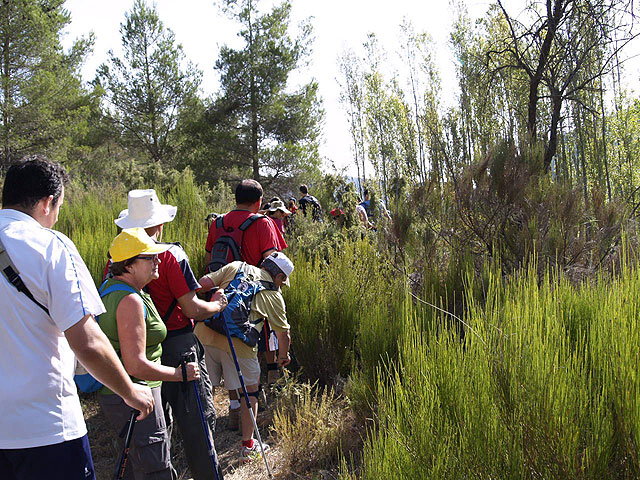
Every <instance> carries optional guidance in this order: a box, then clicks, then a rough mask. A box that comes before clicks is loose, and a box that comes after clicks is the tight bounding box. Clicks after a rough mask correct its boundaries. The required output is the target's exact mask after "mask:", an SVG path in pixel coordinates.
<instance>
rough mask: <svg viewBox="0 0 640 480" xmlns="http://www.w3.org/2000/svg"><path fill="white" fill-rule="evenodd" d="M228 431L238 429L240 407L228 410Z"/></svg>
mask: <svg viewBox="0 0 640 480" xmlns="http://www.w3.org/2000/svg"><path fill="white" fill-rule="evenodd" d="M227 428H228V429H229V430H234V431H235V430H238V429H239V428H240V407H238V408H230V409H229V423H228V424H227Z"/></svg>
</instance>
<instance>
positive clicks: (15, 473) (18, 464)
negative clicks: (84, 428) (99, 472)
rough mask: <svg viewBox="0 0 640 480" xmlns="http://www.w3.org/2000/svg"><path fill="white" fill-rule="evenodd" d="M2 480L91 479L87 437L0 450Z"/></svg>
mask: <svg viewBox="0 0 640 480" xmlns="http://www.w3.org/2000/svg"><path fill="white" fill-rule="evenodd" d="M0 478H1V479H3V480H42V479H46V480H95V478H96V473H95V470H94V468H93V459H92V458H91V449H90V448H89V438H88V437H87V436H86V435H85V436H84V437H80V438H77V439H75V440H69V441H66V442H62V443H56V444H54V445H45V446H43V447H32V448H15V449H0Z"/></svg>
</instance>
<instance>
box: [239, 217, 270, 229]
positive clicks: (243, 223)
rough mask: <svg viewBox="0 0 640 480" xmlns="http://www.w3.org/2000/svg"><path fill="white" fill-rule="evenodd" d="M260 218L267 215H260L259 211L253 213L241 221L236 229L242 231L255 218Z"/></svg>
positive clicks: (251, 223)
mask: <svg viewBox="0 0 640 480" xmlns="http://www.w3.org/2000/svg"><path fill="white" fill-rule="evenodd" d="M261 218H267V217H265V216H264V215H260V214H259V213H254V214H253V215H251V216H250V217H248V218H247V219H246V220H245V221H244V222H242V223H241V224H240V226H239V227H238V229H239V230H240V231H242V232H244V231H245V230H246V229H247V228H249V227H250V226H251V225H253V222H255V221H256V220H260V219H261Z"/></svg>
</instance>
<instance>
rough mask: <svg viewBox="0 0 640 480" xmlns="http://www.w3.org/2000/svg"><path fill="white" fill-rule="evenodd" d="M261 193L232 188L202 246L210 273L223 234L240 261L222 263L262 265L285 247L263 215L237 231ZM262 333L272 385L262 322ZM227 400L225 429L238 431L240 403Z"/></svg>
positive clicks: (271, 357)
mask: <svg viewBox="0 0 640 480" xmlns="http://www.w3.org/2000/svg"><path fill="white" fill-rule="evenodd" d="M262 194H263V190H262V185H260V183H259V182H257V181H256V180H251V179H245V180H242V181H241V182H240V183H239V184H238V186H237V187H236V192H235V197H236V208H235V209H234V210H231V211H230V212H229V213H227V214H226V215H224V216H223V217H219V218H218V219H216V221H214V222H212V223H211V226H210V227H209V234H208V236H207V243H206V246H205V250H206V251H207V255H206V259H207V265H209V269H210V270H212V271H213V270H215V269H216V267H217V268H220V266H221V265H220V262H216V259H215V257H216V255H215V252H212V250H213V249H214V245H215V243H216V241H217V240H218V239H219V238H220V237H221V236H223V235H231V234H234V235H235V239H236V240H235V242H236V243H237V246H238V247H239V252H238V253H239V254H240V258H233V255H232V254H231V252H229V253H228V257H227V258H226V261H224V260H225V259H223V262H222V263H223V264H226V263H230V262H232V261H234V260H242V261H244V262H247V263H248V264H250V265H255V266H256V267H259V266H260V265H261V264H262V260H263V259H265V258H267V257H268V256H269V255H271V253H273V252H275V251H282V250H283V249H285V248H287V242H286V241H285V240H284V237H283V236H282V232H280V230H279V229H278V227H277V226H276V224H275V223H274V222H273V220H272V219H271V218H269V217H267V216H264V215H260V217H259V218H257V219H256V220H254V221H253V223H251V224H250V225H249V227H247V229H246V230H244V232H242V233H239V232H238V229H240V228H241V226H242V225H243V223H244V222H247V220H248V219H249V218H250V217H251V216H253V215H256V214H257V213H258V210H260V205H262ZM234 232H235V233H234ZM221 252H222V254H223V255H224V252H225V250H224V249H222V250H221ZM212 256H213V257H214V263H216V264H215V265H211V263H210V262H211V260H212ZM263 333H264V335H263V336H262V337H261V339H260V351H261V352H264V354H265V359H266V362H267V369H268V373H267V381H268V382H269V383H272V382H275V381H276V380H277V379H278V377H279V370H278V363H277V362H276V352H275V349H273V350H272V349H271V348H270V346H269V338H270V337H271V336H272V335H271V333H272V331H271V329H270V328H269V327H268V324H267V323H265V328H264V329H263ZM275 348H277V346H276V347H275ZM229 398H230V400H231V404H230V407H229V427H230V428H231V429H234V430H235V429H237V428H238V417H239V412H240V403H239V401H238V397H237V394H235V392H232V391H231V390H230V391H229Z"/></svg>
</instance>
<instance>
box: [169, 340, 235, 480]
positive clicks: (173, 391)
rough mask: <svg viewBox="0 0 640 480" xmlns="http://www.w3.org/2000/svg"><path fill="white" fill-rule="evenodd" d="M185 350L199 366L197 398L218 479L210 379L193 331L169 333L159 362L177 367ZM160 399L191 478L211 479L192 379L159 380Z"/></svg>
mask: <svg viewBox="0 0 640 480" xmlns="http://www.w3.org/2000/svg"><path fill="white" fill-rule="evenodd" d="M185 352H193V353H194V354H195V358H196V359H197V362H198V365H199V366H200V380H199V381H198V389H199V392H200V401H201V402H202V409H203V411H204V416H205V418H206V420H207V426H208V428H209V433H208V434H209V440H210V441H211V444H212V447H213V455H214V456H215V458H216V464H218V472H219V478H220V479H221V480H222V478H223V477H222V469H221V468H220V464H219V463H218V459H217V454H216V451H215V446H214V445H213V439H214V432H215V426H216V413H215V409H214V406H213V392H212V387H211V381H210V380H209V374H208V373H207V367H206V365H205V361H204V348H203V346H202V344H201V343H200V341H199V340H198V339H197V338H196V336H195V335H194V334H193V332H189V331H185V332H180V333H177V334H176V333H174V332H169V334H168V335H167V338H166V339H165V341H164V342H162V364H163V365H168V366H170V367H177V366H179V365H180V362H181V361H182V356H183V354H184V353H185ZM162 402H163V407H164V411H165V415H166V416H167V425H170V424H171V418H173V419H174V420H175V421H176V423H177V424H178V429H179V430H180V434H181V435H182V442H183V446H184V453H185V456H186V458H187V464H188V465H189V470H191V475H192V476H193V478H194V480H211V479H215V478H216V476H215V473H214V469H213V462H212V460H211V454H210V453H209V450H208V448H207V437H206V436H205V433H204V429H203V425H202V420H201V417H200V410H199V408H198V402H197V400H196V395H195V389H194V387H193V382H189V383H188V384H186V385H185V384H184V383H182V382H162Z"/></svg>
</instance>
